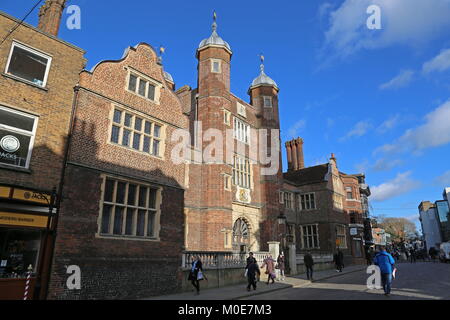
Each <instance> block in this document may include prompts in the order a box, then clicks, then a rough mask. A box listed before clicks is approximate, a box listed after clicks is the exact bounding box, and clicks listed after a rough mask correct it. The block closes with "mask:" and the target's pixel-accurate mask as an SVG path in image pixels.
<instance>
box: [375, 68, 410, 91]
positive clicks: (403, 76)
mask: <svg viewBox="0 0 450 320" xmlns="http://www.w3.org/2000/svg"><path fill="white" fill-rule="evenodd" d="M413 76H414V71H412V70H403V71H401V72H400V74H399V75H398V76H396V77H395V78H393V79H391V80H390V81H388V82H386V83H383V84H382V85H380V90H386V89H398V88H403V87H406V86H407V85H408V84H409V83H410V82H411V81H412V80H413Z"/></svg>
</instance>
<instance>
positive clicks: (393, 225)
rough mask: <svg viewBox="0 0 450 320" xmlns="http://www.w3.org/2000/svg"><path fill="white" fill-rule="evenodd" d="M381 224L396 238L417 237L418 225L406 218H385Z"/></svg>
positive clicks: (381, 226)
mask: <svg viewBox="0 0 450 320" xmlns="http://www.w3.org/2000/svg"><path fill="white" fill-rule="evenodd" d="M379 226H380V228H383V229H384V230H386V232H387V233H390V234H391V235H392V237H393V239H395V240H401V239H407V238H411V237H415V235H416V234H417V229H416V225H415V224H414V223H412V222H411V221H409V220H408V219H406V218H383V219H382V220H381V221H380V223H379Z"/></svg>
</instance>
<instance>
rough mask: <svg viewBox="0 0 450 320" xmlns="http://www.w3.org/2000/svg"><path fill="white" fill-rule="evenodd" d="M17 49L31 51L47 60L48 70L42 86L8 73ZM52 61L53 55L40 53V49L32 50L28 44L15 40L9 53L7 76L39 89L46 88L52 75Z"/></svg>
mask: <svg viewBox="0 0 450 320" xmlns="http://www.w3.org/2000/svg"><path fill="white" fill-rule="evenodd" d="M15 47H18V48H21V49H23V50H26V51H29V52H30V53H33V54H35V55H38V56H40V57H42V58H45V59H47V65H46V69H45V74H44V79H43V81H42V85H40V84H37V83H34V82H32V81H30V80H27V79H24V78H22V77H20V76H17V75H15V74H12V73H10V72H8V69H9V66H10V63H11V59H12V55H13V52H14V48H15ZM52 60H53V57H52V56H51V55H49V54H48V53H45V52H43V51H40V50H38V49H35V48H32V47H30V46H28V45H26V44H23V43H21V42H18V41H17V40H13V41H12V44H11V49H10V51H9V56H8V60H7V61H6V67H5V74H7V75H9V76H12V77H14V78H17V79H20V80H22V81H25V82H26V83H29V84H32V85H35V86H37V87H40V88H46V86H47V81H48V75H49V73H50V68H51V64H52Z"/></svg>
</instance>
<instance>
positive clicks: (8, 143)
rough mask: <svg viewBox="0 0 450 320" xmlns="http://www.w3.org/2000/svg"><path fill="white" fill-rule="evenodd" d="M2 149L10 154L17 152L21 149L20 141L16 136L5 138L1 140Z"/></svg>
mask: <svg viewBox="0 0 450 320" xmlns="http://www.w3.org/2000/svg"><path fill="white" fill-rule="evenodd" d="M0 147H1V148H2V149H3V150H4V151H6V152H9V153H13V152H16V151H17V150H19V148H20V141H19V139H17V138H16V137H14V136H5V137H3V138H2V140H0Z"/></svg>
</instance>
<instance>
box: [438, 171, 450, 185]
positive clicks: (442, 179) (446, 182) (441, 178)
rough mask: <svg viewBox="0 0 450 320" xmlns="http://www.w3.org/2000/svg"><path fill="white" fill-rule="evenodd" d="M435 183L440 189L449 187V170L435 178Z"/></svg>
mask: <svg viewBox="0 0 450 320" xmlns="http://www.w3.org/2000/svg"><path fill="white" fill-rule="evenodd" d="M436 183H437V184H439V185H441V186H442V187H448V186H450V170H449V171H447V172H445V173H444V174H443V175H441V176H439V177H437V178H436Z"/></svg>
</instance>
